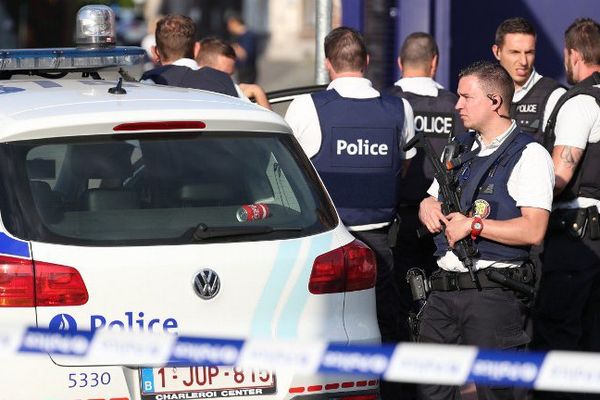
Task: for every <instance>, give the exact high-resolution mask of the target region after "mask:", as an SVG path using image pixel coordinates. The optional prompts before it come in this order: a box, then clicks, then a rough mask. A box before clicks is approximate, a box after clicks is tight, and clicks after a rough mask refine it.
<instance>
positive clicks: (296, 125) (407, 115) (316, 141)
mask: <svg viewBox="0 0 600 400" xmlns="http://www.w3.org/2000/svg"><path fill="white" fill-rule="evenodd" d="M331 89H335V90H336V91H337V92H338V93H339V94H340V96H342V97H349V98H353V99H370V98H374V97H379V96H380V94H379V91H377V90H376V89H374V88H373V85H372V84H371V81H370V80H368V79H366V78H358V77H356V78H355V77H343V78H337V79H334V80H333V81H332V82H331V83H330V84H329V86H327V90H331ZM402 102H403V104H404V127H403V129H402V134H401V139H402V143H400V148H402V146H404V144H405V143H408V142H409V141H410V140H411V139H412V138H413V137H414V136H415V127H414V117H413V110H412V107H411V106H410V104H408V102H407V101H406V100H404V99H402ZM285 120H286V122H287V123H288V124H289V125H290V127H291V128H292V131H293V132H294V136H295V137H296V139H297V140H298V142H299V143H300V145H301V146H302V149H303V150H304V152H305V153H306V155H307V156H308V157H309V158H312V157H314V156H315V155H316V154H317V153H318V152H319V149H320V148H321V141H322V133H321V124H320V123H319V116H318V114H317V109H316V108H315V104H314V102H313V100H312V97H311V96H310V94H305V95H301V96H298V97H296V98H295V99H294V100H293V101H292V102H291V103H290V106H289V107H288V110H287V112H286V114H285ZM416 153H417V151H416V149H414V148H413V149H411V150H409V151H407V152H403V151H402V150H400V154H401V157H402V158H403V159H410V158H412V157H414V156H415V154H416ZM382 190H385V188H382ZM386 225H389V223H382V224H371V225H361V226H351V227H348V229H350V230H355V231H364V230H372V229H378V228H382V227H384V226H386Z"/></svg>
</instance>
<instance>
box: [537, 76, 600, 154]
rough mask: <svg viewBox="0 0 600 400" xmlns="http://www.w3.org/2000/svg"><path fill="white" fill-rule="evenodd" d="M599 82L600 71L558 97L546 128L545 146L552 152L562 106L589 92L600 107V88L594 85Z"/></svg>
mask: <svg viewBox="0 0 600 400" xmlns="http://www.w3.org/2000/svg"><path fill="white" fill-rule="evenodd" d="M599 84H600V73H598V72H594V73H593V74H592V75H591V76H590V77H588V78H586V79H585V80H583V81H581V82H579V83H578V84H577V85H575V86H573V87H572V88H571V89H569V90H567V91H566V92H565V93H564V94H563V95H562V96H561V97H560V98H559V99H558V102H557V103H556V105H555V106H554V110H552V113H551V114H550V116H549V117H548V122H547V123H546V129H545V130H544V147H545V148H546V149H547V150H548V151H549V152H550V153H551V154H552V148H553V147H554V141H555V140H556V134H555V133H554V128H555V127H556V117H557V116H558V112H559V111H560V108H561V107H562V106H563V105H564V104H565V103H566V102H567V100H569V99H571V98H572V97H575V96H578V95H580V94H587V95H590V96H592V97H594V98H595V99H596V103H598V106H599V107H600V88H597V87H594V85H599Z"/></svg>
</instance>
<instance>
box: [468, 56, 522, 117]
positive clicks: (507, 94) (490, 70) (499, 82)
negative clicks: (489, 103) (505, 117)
mask: <svg viewBox="0 0 600 400" xmlns="http://www.w3.org/2000/svg"><path fill="white" fill-rule="evenodd" d="M466 76H474V77H476V78H477V79H478V80H479V83H480V85H481V88H482V89H483V91H484V92H486V94H493V93H498V94H500V96H502V100H503V102H504V105H506V106H507V107H510V103H511V102H512V98H513V95H514V93H515V83H514V82H513V80H512V78H511V77H510V75H509V74H508V72H506V70H505V69H504V68H503V67H502V66H501V65H500V64H499V63H497V62H490V61H477V62H474V63H473V64H471V65H469V66H468V67H466V68H464V69H463V70H462V71H460V74H458V78H459V79H460V78H464V77H466Z"/></svg>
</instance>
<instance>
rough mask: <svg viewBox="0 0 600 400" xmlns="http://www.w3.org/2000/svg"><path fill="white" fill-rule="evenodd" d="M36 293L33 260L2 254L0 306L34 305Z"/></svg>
mask: <svg viewBox="0 0 600 400" xmlns="http://www.w3.org/2000/svg"><path fill="white" fill-rule="evenodd" d="M34 294H35V291H34V285H33V265H32V264H31V261H29V260H23V259H20V258H13V257H5V256H0V307H33V305H34Z"/></svg>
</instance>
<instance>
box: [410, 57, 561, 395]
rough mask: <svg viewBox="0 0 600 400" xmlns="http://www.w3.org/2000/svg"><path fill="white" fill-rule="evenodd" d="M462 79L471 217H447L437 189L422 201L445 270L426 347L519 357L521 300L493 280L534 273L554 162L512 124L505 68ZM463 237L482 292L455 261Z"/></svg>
mask: <svg viewBox="0 0 600 400" xmlns="http://www.w3.org/2000/svg"><path fill="white" fill-rule="evenodd" d="M459 77H460V79H459V83H458V95H459V100H458V102H457V104H456V109H457V110H458V112H459V114H460V116H461V118H462V121H463V123H464V125H465V127H466V128H468V129H471V130H473V131H471V132H468V133H466V134H463V135H459V136H457V138H456V141H457V142H458V143H461V144H462V145H464V146H465V149H471V150H470V151H468V152H465V153H464V154H463V156H462V159H463V160H464V162H463V163H462V164H460V165H459V166H458V167H457V168H458V170H457V174H458V175H457V176H458V179H459V187H460V191H459V193H460V203H461V206H462V209H463V211H466V210H470V214H469V216H466V215H464V214H462V213H451V214H449V215H446V216H445V215H444V214H443V213H442V211H441V207H440V201H439V200H438V196H439V189H438V188H439V186H438V184H437V182H436V181H434V182H433V184H432V186H431V187H430V189H429V194H430V195H431V196H430V197H428V198H426V199H424V200H423V201H422V202H421V206H420V210H419V217H420V219H421V221H422V222H423V224H424V225H425V226H426V227H427V228H428V229H429V231H430V232H432V233H434V234H435V235H436V236H435V238H434V240H435V242H436V248H437V250H436V256H438V257H439V258H438V266H439V269H438V270H436V271H435V272H434V273H433V274H432V276H431V288H432V291H431V293H430V295H429V298H428V302H427V305H426V306H425V308H424V310H423V315H422V319H421V324H420V331H419V334H420V337H419V340H420V341H421V342H432V343H453V344H466V345H474V346H479V347H484V348H496V349H516V348H520V347H523V346H525V345H527V344H528V343H529V337H528V335H527V334H526V333H525V331H524V329H523V328H524V327H523V311H522V307H521V302H520V300H519V299H518V297H517V295H516V294H515V293H513V292H512V291H511V290H507V288H505V287H503V286H502V285H501V284H498V283H496V282H495V281H494V280H493V279H492V278H489V277H488V276H489V275H488V274H490V273H496V274H502V275H505V276H508V277H510V278H511V279H518V280H520V281H523V280H526V278H527V277H528V276H529V275H530V273H531V271H530V269H529V268H527V266H526V265H525V266H523V263H524V260H525V259H527V257H528V251H529V246H531V245H533V244H537V243H540V242H541V241H542V239H543V237H544V234H545V232H546V227H547V224H548V217H549V215H550V209H551V203H552V188H553V185H554V173H553V170H552V160H551V159H550V155H549V154H548V152H547V151H546V150H545V149H544V148H543V146H541V145H540V144H538V143H536V142H535V141H534V140H533V139H532V138H531V137H530V136H529V135H526V134H524V133H522V132H521V131H520V130H519V129H518V127H517V125H516V123H515V121H514V120H511V119H510V118H509V117H508V112H509V108H510V104H509V102H508V101H506V100H505V99H511V98H512V96H513V92H514V85H513V83H512V79H511V78H510V76H509V75H508V73H507V72H506V70H504V68H502V67H501V66H500V65H498V64H495V63H489V62H478V63H475V64H473V65H471V66H469V67H467V68H466V69H464V70H463V71H462V72H461V73H460V75H459ZM465 238H470V240H473V241H474V243H475V245H476V246H477V249H478V255H477V257H476V258H473V259H472V261H473V264H474V267H475V270H476V271H477V272H476V277H477V282H478V283H479V285H480V288H481V290H479V289H478V288H477V284H476V283H474V282H473V281H472V280H471V278H470V275H469V273H468V272H467V270H466V268H465V264H463V262H461V261H460V260H459V258H458V257H457V256H456V254H455V253H454V248H455V246H457V241H459V240H461V239H465ZM467 240H469V239H467ZM457 248H458V247H457ZM420 390H421V394H422V395H423V397H424V398H427V399H454V398H460V395H459V393H458V390H459V388H458V387H449V386H433V385H424V386H421V387H420ZM524 395H525V394H524V393H519V391H517V390H513V389H512V388H493V387H482V386H477V396H478V398H479V399H480V400H482V399H520V398H525V397H524Z"/></svg>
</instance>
